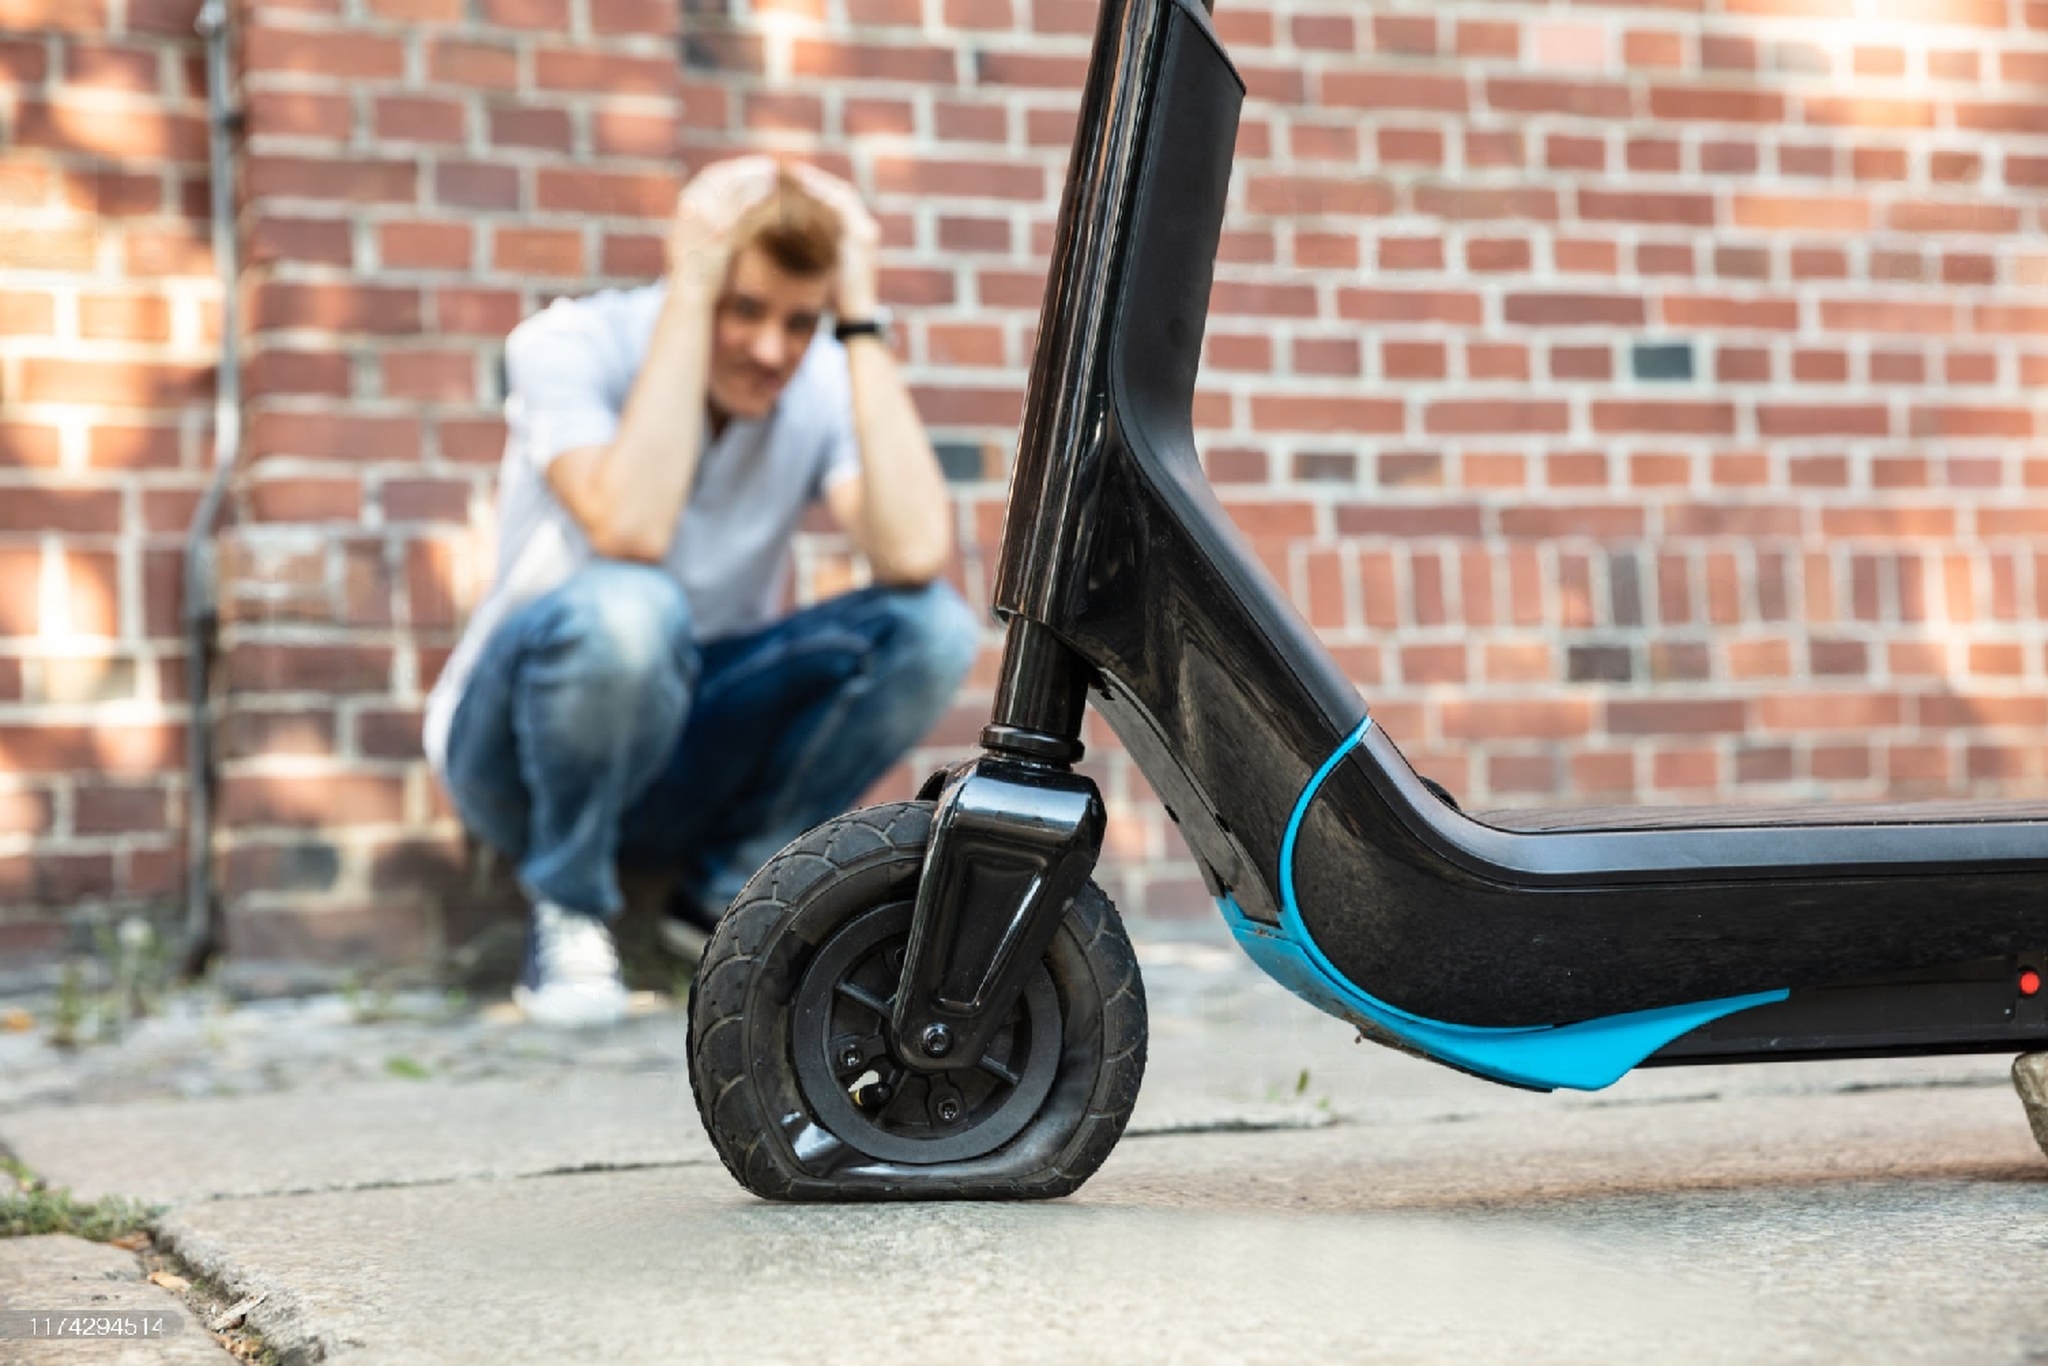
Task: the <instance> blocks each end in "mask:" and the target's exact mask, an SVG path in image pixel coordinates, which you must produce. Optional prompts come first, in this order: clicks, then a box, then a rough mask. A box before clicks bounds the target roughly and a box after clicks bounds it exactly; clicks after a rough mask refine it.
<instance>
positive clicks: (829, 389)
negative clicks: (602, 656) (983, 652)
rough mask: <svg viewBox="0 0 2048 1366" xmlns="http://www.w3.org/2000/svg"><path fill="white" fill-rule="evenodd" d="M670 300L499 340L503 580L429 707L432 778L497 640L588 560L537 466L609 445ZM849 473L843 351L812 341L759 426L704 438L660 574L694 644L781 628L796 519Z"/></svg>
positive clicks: (620, 304)
mask: <svg viewBox="0 0 2048 1366" xmlns="http://www.w3.org/2000/svg"><path fill="white" fill-rule="evenodd" d="M667 296H668V285H667V283H666V282H657V283H655V284H650V285H642V286H640V287H638V288H634V289H607V290H601V291H599V292H598V293H596V294H592V295H589V296H586V297H584V298H580V299H557V300H555V301H554V302H553V303H551V304H550V305H548V307H546V308H544V309H542V310H541V311H540V312H538V313H536V314H534V315H533V316H532V317H530V318H528V319H527V320H526V321H524V322H522V323H520V324H519V326H517V327H516V328H514V329H513V330H512V333H511V335H510V336H509V337H508V338H507V339H506V342H505V380H506V384H505V388H506V395H505V421H506V438H505V459H504V466H503V469H502V471H501V473H500V477H499V484H498V566H497V575H496V578H495V580H494V582H493V584H492V587H491V590H490V592H489V593H488V594H487V595H486V596H485V598H484V600H483V602H482V603H481V604H480V605H479V606H478V608H477V610H476V613H475V615H474V616H472V617H471V618H470V621H469V626H468V629H467V630H465V631H464V632H463V635H462V639H461V641H460V642H459V643H458V644H457V645H456V647H455V652H454V654H452V655H451V656H449V659H448V665H447V667H446V668H445V669H443V670H442V672H441V677H440V680H439V681H438V682H437V683H436V684H435V685H434V689H433V692H432V693H431V694H429V696H428V698H427V708H426V727H425V734H424V736H423V739H424V742H425V747H426V753H427V758H428V760H429V762H431V763H432V764H433V766H434V769H435V771H436V772H445V771H446V769H447V762H448V731H449V727H450V726H451V725H452V724H453V722H454V718H455V708H456V706H457V704H459V703H460V702H461V700H462V692H463V688H464V686H465V685H466V684H467V683H468V681H469V675H470V673H471V671H472V670H473V669H474V668H475V666H476V659H477V656H478V655H479V654H480V653H481V651H482V649H483V645H484V642H485V641H486V640H488V639H489V638H490V634H491V632H492V631H493V630H495V629H496V628H497V626H498V625H499V623H501V622H502V621H504V619H505V618H506V617H507V616H508V615H510V614H511V613H512V612H513V611H514V610H515V609H516V608H518V607H520V606H521V605H523V604H525V603H528V602H531V601H532V600H533V599H535V598H537V597H540V596H541V595H542V594H544V593H548V592H550V591H552V590H553V589H555V588H557V587H559V586H560V585H561V584H562V583H563V581H564V580H566V579H568V578H569V577H570V575H572V574H574V573H575V572H576V570H577V569H578V568H580V567H581V566H582V565H584V564H585V563H587V562H588V561H589V560H591V559H592V558H593V552H592V551H591V548H590V541H589V539H588V538H587V537H586V536H585V535H584V534H583V529H582V528H581V527H580V526H578V525H577V523H576V520H575V518H573V517H572V516H570V515H569V512H568V510H567V509H566V508H564V507H563V506H562V505H561V504H560V503H559V502H558V501H556V499H555V496H554V492H553V490H552V489H550V488H549V487H548V482H547V468H548V465H549V464H550V463H551V462H552V461H553V460H554V459H555V457H557V456H559V455H561V454H562V453H563V452H564V451H570V450H575V449H577V448H579V447H582V446H598V445H603V444H605V443H606V442H608V441H610V440H612V439H613V437H615V436H616V435H617V434H618V430H619V418H620V416H621V414H622V413H623V412H624V410H625V406H626V399H627V397H628V395H630V394H631V393H632V391H633V385H634V383H635V381H636V379H637V378H638V376H639V374H640V370H641V367H642V363H643V362H644V361H645V359H646V357H647V349H648V346H649V343H650V342H651V341H652V339H653V336H654V326H655V322H656V320H657V319H658V318H659V317H660V314H661V308H662V304H663V302H664V300H665V299H666V298H667ZM650 378H651V379H652V380H654V381H655V382H659V380H660V377H659V376H652V377H650ZM859 473H860V447H859V444H858V442H857V440H856V438H855V433H854V426H853V394H852V381H851V379H850V377H849V375H848V373H847V366H846V348H845V347H843V346H841V345H840V344H839V343H838V342H837V341H834V340H833V339H832V338H831V337H829V336H825V335H822V334H821V335H820V336H818V337H817V338H816V339H815V340H814V341H812V343H811V346H810V349H809V350H808V351H807V352H805V354H804V358H803V360H802V362H801V363H799V365H798V366H797V371H796V374H795V376H794V377H792V378H791V380H790V382H789V384H788V386H787V387H786V388H785V389H784V390H783V391H782V394H781V396H780V398H778V399H777V401H776V404H775V407H774V409H773V410H772V411H771V412H770V413H769V414H768V416H766V417H765V418H761V419H758V420H753V421H737V420H735V421H731V422H728V423H727V424H726V427H725V430H724V431H723V432H721V433H720V434H719V436H718V438H717V439H716V440H715V441H714V440H712V439H711V437H710V432H709V427H708V425H707V427H706V432H705V444H704V446H703V448H702V453H701V454H700V455H699V457H698V462H697V475H696V483H695V484H694V485H693V486H692V488H691V491H690V498H689V504H688V506H687V508H686V509H685V510H684V514H683V516H682V518H681V519H680V521H679V524H678V526H677V528H676V535H675V539H674V540H673V541H672V542H671V543H670V545H669V548H668V554H667V556H666V557H665V558H664V559H663V561H662V564H661V567H662V568H663V569H665V570H667V572H668V573H669V574H670V575H672V576H673V577H674V578H675V580H676V581H677V582H678V583H679V584H681V585H682V587H683V592H684V595H685V596H686V597H687V598H688V599H689V603H690V615H691V620H692V623H693V630H694V632H695V634H696V636H697V639H699V640H716V639H718V638H719V637H721V636H730V635H738V634H741V633H743V632H746V631H750V630H754V629H757V628H759V627H761V626H765V625H767V624H769V623H770V622H772V621H773V620H775V618H776V615H777V612H778V610H779V608H780V606H781V602H782V593H783V586H784V580H785V578H786V577H787V574H788V570H789V561H788V555H787V551H788V547H789V540H790V537H791V535H792V534H793V533H794V532H795V530H796V527H797V523H798V522H799V521H800V520H802V517H803V514H804V509H805V508H806V507H807V506H808V505H809V504H810V503H811V502H813V501H814V500H816V499H817V498H818V497H820V496H821V495H822V494H823V492H824V490H825V489H826V488H828V487H830V486H831V485H833V484H836V483H838V482H840V481H841V480H845V479H850V478H853V477H855V476H857V475H858V474H859Z"/></svg>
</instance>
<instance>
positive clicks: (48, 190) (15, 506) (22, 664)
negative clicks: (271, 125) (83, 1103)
mask: <svg viewBox="0 0 2048 1366" xmlns="http://www.w3.org/2000/svg"><path fill="white" fill-rule="evenodd" d="M195 11H196V6H194V5H190V4H186V3H182V2H181V0H0V967H4V966H5V965H7V964H9V963H10V962H17V961H25V960H29V959H38V958H42V957H45V956H47V955H49V954H51V953H53V952H55V951H56V950H58V949H59V948H61V947H62V945H63V944H64V942H65V939H66V933H67V927H66V921H67V919H69V918H72V917H73V916H74V915H75V914H77V913H80V912H83V913H93V912H97V911H100V910H104V909H108V908H112V909H116V910H124V909H132V908H138V907H150V906H162V905H165V904H167V903H168V902H170V901H171V900H173V899H174V898H175V897H176V894H177V888H178V885H179V883H178V879H179V877H180V868H181V864H180V862H179V855H180V851H181V847H182V840H181V836H180V834H179V833H178V831H177V829H176V827H175V825H174V824H173V823H174V822H176V821H178V820H180V819H182V810H181V807H182V800H183V759H184V732H183V725H182V708H183V700H182V699H183V692H184V659H183V654H182V646H181V642H180V630H179V623H178V601H177V593H178V577H179V563H180V549H181V547H182V544H183V540H184V530H185V525H186V522H187V520H188V518H189V517H190V515H191V511H192V506H193V504H194V502H195V500H196V496H197V491H198V490H199V489H200V488H202V487H203V486H204V484H205V474H204V472H205V470H206V469H207V468H208V465H209V463H210V461H211V459H212V452H213V440H212V426H213V408H212V403H213V379H214V373H215V368H216V359H217V356H218V354H219V346H220V291H219V287H218V285H217V283H216V275H215V271H214V264H213V252H212V247H211V241H210V234H211V227H210V222H209V215H208V204H207V196H208V194H209V193H210V190H209V182H208V175H207V137H206V122H205V111H206V105H205V69H204V62H203V48H202V47H201V45H200V42H199V39H198V36H197V34H196V33H194V31H193V27H192V21H193V15H194V12H195Z"/></svg>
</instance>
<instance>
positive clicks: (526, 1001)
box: [512, 986, 626, 1029]
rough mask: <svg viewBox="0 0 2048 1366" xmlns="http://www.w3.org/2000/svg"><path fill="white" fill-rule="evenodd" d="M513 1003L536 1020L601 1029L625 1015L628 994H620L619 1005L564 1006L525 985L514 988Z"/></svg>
mask: <svg viewBox="0 0 2048 1366" xmlns="http://www.w3.org/2000/svg"><path fill="white" fill-rule="evenodd" d="M512 1003H513V1004H514V1005H516V1006H518V1007H519V1011H520V1013H521V1014H522V1015H524V1016H525V1017H526V1018H527V1019H528V1020H530V1021H531V1022H533V1023H534V1024H540V1025H548V1026H551V1027H553V1028H556V1029H599V1028H603V1027H604V1026H606V1025H615V1024H617V1023H618V1022H619V1021H621V1020H623V1019H625V1018H626V998H625V996H624V995H621V996H620V997H619V999H618V1002H617V1004H616V1005H582V1006H571V1007H566V1008H565V1007H564V1005H563V1004H562V1003H560V1002H556V1003H554V1004H552V1005H551V1004H549V1003H547V1002H546V1001H545V1000H544V999H543V998H542V997H541V996H540V995H539V993H537V992H535V991H533V990H531V989H529V988H527V987H523V986H519V987H514V988H512Z"/></svg>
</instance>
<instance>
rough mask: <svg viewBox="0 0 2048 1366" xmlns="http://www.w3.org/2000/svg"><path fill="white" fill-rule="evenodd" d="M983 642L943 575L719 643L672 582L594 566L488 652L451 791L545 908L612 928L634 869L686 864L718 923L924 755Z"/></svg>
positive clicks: (633, 567)
mask: <svg viewBox="0 0 2048 1366" xmlns="http://www.w3.org/2000/svg"><path fill="white" fill-rule="evenodd" d="M978 634H979V628H978V624H977V622H976V619H975V615H974V613H973V612H972V611H970V610H969V608H968V607H967V604H966V603H965V602H964V601H963V600H962V599H961V597H960V595H959V593H957V592H956V591H954V589H953V588H952V586H951V585H949V584H946V583H944V582H940V583H935V584H932V585H931V586H929V587H926V588H883V587H875V588H864V589H861V590H859V591H857V592H853V593H848V594H846V595H845V596H843V597H839V598H834V599H832V600H831V601H829V602H823V603H819V604H818V605H816V606H814V607H809V608H806V609H804V610H802V611H800V612H797V613H795V614H794V615H792V616H789V617H786V618H784V619H783V620H781V621H779V622H776V623H774V624H772V625H770V626H768V627H766V628H764V629H762V630H759V631H755V632H753V633H751V634H748V635H740V636H732V637H727V638H725V639H720V640H713V641H708V642H704V643H701V644H700V643H698V642H696V640H695V639H694V638H693V636H692V634H691V619H690V604H689V602H688V601H687V600H686V599H685V596H684V593H683V590H682V588H681V587H680V586H679V585H678V584H677V583H676V582H675V580H674V579H672V578H670V577H669V576H668V575H667V574H665V573H663V572H661V571H660V570H658V569H654V568H652V567H649V566H646V565H639V564H629V563H626V562H623V561H617V560H598V561H594V562H593V563H591V564H589V565H587V566H585V567H584V568H583V569H582V570H580V571H579V572H578V573H577V574H576V575H575V577H573V578H571V579H570V580H569V581H568V582H567V583H564V584H563V585H562V586H561V587H560V588H557V589H556V590H554V591H553V592H552V593H548V594H546V595H545V596H542V597H540V598H536V599H535V600H533V601H532V602H530V603H527V604H525V605H524V606H522V607H521V608H520V609H519V610H518V611H516V612H514V613H513V614H512V615H511V616H509V617H507V618H506V619H505V621H503V622H502V623H500V624H499V626H498V627H497V629H496V630H495V631H493V632H492V634H491V637H490V639H489V640H488V641H487V642H486V643H485V646H484V649H483V652H482V653H481V655H480V656H479V657H478V659H477V663H476V668H475V670H474V671H473V672H472V673H471V674H470V678H469V682H468V686H467V688H466V689H465V691H464V693H463V697H462V701H461V703H460V705H459V706H457V708H456V711H455V716H454V719H453V722H452V724H451V727H450V730H449V735H448V773H447V779H448V789H449V794H450V795H451V796H452V797H453V798H454V800H455V806H456V809H457V810H458V811H459V812H460V813H461V815H462V820H463V824H464V825H466V826H468V828H469V829H470V831H471V832H472V833H474V834H475V835H477V836H478V837H479V838H481V839H482V840H484V841H485V842H486V843H489V844H491V845H494V846H496V847H497V848H499V849H501V850H503V851H504V852H505V853H507V854H508V855H510V856H511V857H512V858H514V859H516V860H517V861H518V868H519V881H520V885H521V886H522V887H523V888H524V890H525V891H526V893H527V895H528V896H531V897H535V898H543V899H546V900H549V901H552V902H555V903H556V904H557V905H560V906H563V907H565V908H567V909H569V910H572V911H580V912H582V913H584V914H586V915H594V916H599V917H602V918H604V919H606V920H609V919H611V918H613V917H614V916H616V915H617V914H618V913H619V910H620V909H621V907H622V905H623V901H622V898H621V897H620V894H619V883H618V867H619V865H620V864H627V865H631V866H644V867H651V868H659V869H666V870H671V871H674V872H676V873H677V874H679V875H680V881H681V885H682V886H683V887H684V888H686V889H687V890H689V891H690V892H691V893H693V894H694V895H696V896H697V897H698V899H699V900H700V901H701V902H702V903H703V904H704V905H705V906H706V907H707V908H709V909H710V910H712V911H713V912H716V911H719V910H722V909H723V908H724V907H725V905H726V903H727V902H729V901H730V900H731V899H732V898H733V897H734V896H735V895H737V894H738V892H739V890H740V888H741V887H742V886H744V885H745V883H746V880H747V879H748V878H749V877H751V876H753V874H754V872H755V870H756V869H758V868H759V867H760V866H761V865H762V864H764V863H766V862H767V861H768V860H769V859H770V858H771V857H773V856H774V855H775V853H776V852H777V851H779V850H780V849H781V848H782V847H783V846H784V845H785V844H787V843H789V842H790V841H791V840H793V839H795V838H796V837H797V836H798V835H800V834H802V833H803V832H804V831H806V830H808V829H810V828H811V827H812V826H814V825H817V824H818V823H820V822H821V821H824V820H828V819H830V818H831V817H833V816H836V815H838V814H840V813H841V812H843V811H845V810H847V809H848V808H850V807H851V806H852V805H853V804H854V803H855V802H856V801H858V800H859V799H860V796H861V794H862V793H863V792H865V791H866V790H867V789H868V787H869V786H871V785H872V784H873V783H874V782H875V781H876V780H877V779H878V778H880V777H881V776H882V774H883V773H885V772H887V771H888V769H889V767H890V766H891V765H892V764H894V763H895V762H896V761H897V760H898V759H900V758H901V757H902V756H903V755H904V754H905V753H906V752H907V751H908V750H909V749H910V747H911V746H912V745H914V744H916V743H917V741H918V740H919V738H921V737H922V736H923V735H924V734H925V732H926V731H928V730H929V729H930V728H931V726H932V724H933V722H935V721H937V720H938V718H939V716H940V715H941V714H942V713H944V712H945V710H946V708H947V706H948V705H949V704H950V703H951V701H952V698H953V694H954V693H955V692H956V691H957V690H958V688H959V686H960V681H961V679H962V678H964V677H965V676H966V673H967V670H968V668H969V666H970V665H971V664H972V663H973V661H974V654H975V646H976V637H977V635H978Z"/></svg>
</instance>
